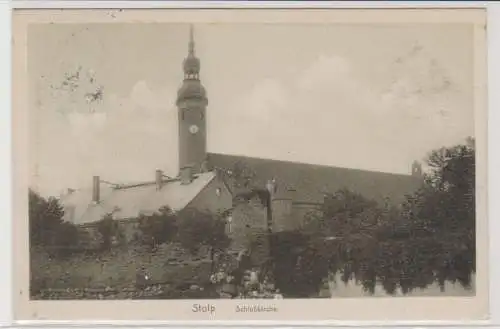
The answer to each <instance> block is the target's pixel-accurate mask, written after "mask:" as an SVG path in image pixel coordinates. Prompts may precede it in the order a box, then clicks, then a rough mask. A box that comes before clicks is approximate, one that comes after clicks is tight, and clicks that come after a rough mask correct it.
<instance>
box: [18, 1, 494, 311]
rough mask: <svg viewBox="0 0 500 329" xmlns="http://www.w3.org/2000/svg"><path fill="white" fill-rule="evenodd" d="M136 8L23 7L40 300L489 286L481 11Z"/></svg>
mask: <svg viewBox="0 0 500 329" xmlns="http://www.w3.org/2000/svg"><path fill="white" fill-rule="evenodd" d="M75 13H76V12H75ZM126 13H127V10H115V11H104V10H103V11H101V14H100V15H101V16H105V17H106V20H102V21H98V20H97V21H87V22H86V21H85V20H84V19H79V20H77V19H75V21H70V20H69V19H71V15H69V13H66V16H64V17H66V20H59V21H58V20H57V16H58V15H64V14H65V12H64V11H59V13H58V12H55V13H53V14H52V16H50V15H45V16H44V17H46V19H45V20H44V21H41V22H33V23H30V24H26V27H25V34H26V35H25V36H24V47H25V50H24V51H25V54H24V56H25V63H24V65H25V70H26V72H25V74H26V78H25V88H26V89H25V90H24V91H23V92H24V95H23V98H24V100H23V102H24V107H25V108H26V110H25V112H26V114H24V118H25V119H26V124H25V126H26V129H27V130H26V132H24V134H25V138H26V141H25V142H24V143H25V145H26V146H27V151H26V158H25V159H26V163H25V165H24V167H25V168H26V173H23V174H25V176H26V178H25V179H24V181H25V182H26V183H27V184H26V186H24V185H23V186H22V187H20V190H23V191H24V192H21V193H25V194H26V197H23V202H26V204H25V205H24V207H26V210H25V213H26V222H27V223H26V224H23V226H22V227H23V229H25V230H26V232H24V234H25V235H26V242H25V243H26V246H27V247H25V248H27V250H28V252H29V261H28V260H27V259H26V260H25V262H26V265H25V266H26V267H29V269H28V272H29V288H28V289H29V291H28V290H27V291H24V294H25V295H29V300H30V301H37V302H41V301H47V300H51V301H54V300H57V301H73V302H74V301H77V300H99V301H103V300H104V301H109V300H115V301H116V300H158V301H165V300H190V301H191V302H190V304H189V305H190V306H189V309H190V311H191V312H193V313H197V312H202V313H203V312H208V313H210V312H211V307H214V310H215V306H213V305H212V304H210V301H211V300H213V301H214V303H215V302H216V300H219V299H233V300H247V301H246V302H245V303H244V304H243V302H242V301H240V302H238V303H240V304H238V305H239V306H237V307H236V311H235V312H240V313H245V312H247V313H248V312H254V313H257V312H260V313H266V312H267V313H273V312H277V309H278V306H277V305H280V304H279V303H281V302H282V300H284V301H286V300H298V299H299V300H315V299H319V300H323V301H326V300H332V299H334V300H335V302H334V301H332V303H337V302H336V301H341V300H354V299H356V298H360V299H363V300H365V299H366V300H370V299H371V300H373V299H375V300H377V299H378V300H385V299H391V300H394V299H397V300H401V301H403V302H404V300H407V299H418V298H422V297H428V298H431V300H432V298H434V299H435V298H437V297H441V298H443V297H450V298H458V297H460V298H461V297H463V298H469V299H470V298H474V297H476V296H477V294H478V286H479V285H482V286H484V284H485V283H484V282H486V281H487V278H485V276H484V275H485V274H484V273H483V274H482V276H481V278H480V279H479V276H478V274H477V273H478V271H480V269H478V267H479V266H480V265H479V264H480V263H478V260H477V253H478V247H477V246H478V242H477V239H479V236H478V234H477V232H478V230H477V227H478V222H479V221H483V222H484V220H485V218H481V219H479V217H478V213H479V212H478V207H479V206H478V204H479V203H478V202H479V201H478V198H479V196H478V189H484V179H483V178H481V180H479V179H478V175H484V169H483V168H484V166H485V164H484V163H480V161H483V159H484V155H483V154H482V153H481V154H479V155H478V147H479V148H482V149H481V152H484V146H482V144H484V143H485V140H484V133H485V129H486V128H485V127H486V124H485V121H486V119H485V114H484V113H483V114H478V113H479V111H483V108H478V104H480V101H478V98H481V97H482V96H481V95H482V94H478V89H479V88H484V87H481V83H483V82H482V81H478V76H479V75H478V72H477V70H478V66H477V62H478V61H481V60H483V61H484V57H485V53H484V49H480V51H482V52H480V51H479V50H478V49H477V48H476V46H477V44H478V41H477V38H478V32H477V31H478V27H477V26H478V25H477V22H474V21H472V20H471V22H469V23H467V22H461V21H456V22H453V21H452V22H448V23H437V22H435V23H432V24H430V23H425V22H424V21H422V22H420V23H419V22H417V21H409V22H408V23H405V22H404V21H394V22H391V21H388V22H386V23H383V22H380V23H373V22H369V21H367V22H366V23H363V22H360V20H358V21H354V22H352V23H351V22H349V20H341V21H338V22H335V21H333V22H328V21H325V20H323V21H321V20H318V22H317V23H315V22H312V21H311V22H302V23H301V22H293V21H289V22H286V21H283V20H282V21H280V22H277V23H271V22H269V21H265V20H263V21H262V22H259V21H258V20H255V21H253V22H252V21H251V20H247V21H241V22H235V21H223V20H222V21H220V22H213V21H208V20H205V21H203V20H200V19H192V20H189V19H185V20H176V21H166V20H163V21H161V20H157V21H147V20H144V21H140V20H136V21H133V22H132V21H127V20H119V19H116V18H117V17H118V18H119V17H120V15H126ZM159 15H160V13H159ZM20 16H22V15H20ZM74 16H75V17H76V16H81V17H83V16H84V14H74ZM160 16H161V15H160ZM207 16H208V15H207ZM443 16H444V15H443ZM473 16H474V15H473ZM476 16H479V17H482V16H481V15H476ZM68 17H70V18H68ZM169 17H172V16H169ZM311 17H314V16H311ZM481 23H482V24H483V25H480V28H479V29H481V31H484V24H485V22H484V21H482V22H481ZM478 95H479V96H478ZM478 102H479V103H478ZM14 111H16V109H15V108H14ZM478 127H481V129H482V131H478ZM481 143H482V144H481ZM481 166H483V168H480V167H481ZM478 168H480V169H478ZM477 170H483V172H481V173H480V174H476V173H477ZM483 197H484V196H483ZM481 214H482V216H483V217H484V216H485V212H484V210H483V211H482V212H481ZM16 220H23V218H21V217H20V218H17V219H16ZM482 225H483V226H484V224H482ZM484 239H485V241H486V239H487V236H486V237H484ZM482 257H484V256H482ZM28 263H29V265H28ZM479 280H484V282H480V281H479ZM417 297H418V298H417ZM197 300H198V301H200V300H202V301H203V302H199V303H198V302H197ZM248 300H254V301H253V302H252V301H248ZM259 300H264V301H265V300H269V301H268V302H265V304H260V306H258V304H257V302H258V301H259ZM207 301H209V302H208V304H207ZM441 303H445V302H444V300H443V301H442V302H441ZM311 305H312V304H311ZM266 308H267V309H266ZM172 311H173V310H172Z"/></svg>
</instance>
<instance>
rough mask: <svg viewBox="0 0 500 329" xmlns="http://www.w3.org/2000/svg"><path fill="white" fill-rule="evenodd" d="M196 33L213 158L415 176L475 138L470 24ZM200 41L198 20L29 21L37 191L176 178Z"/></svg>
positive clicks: (209, 27) (248, 27) (205, 29)
mask: <svg viewBox="0 0 500 329" xmlns="http://www.w3.org/2000/svg"><path fill="white" fill-rule="evenodd" d="M194 34H195V42H196V55H197V56H198V57H199V58H200V60H201V74H200V75H201V81H202V83H203V85H204V86H205V88H206V89H207V94H208V102H209V104H208V108H207V129H208V141H207V148H208V151H209V152H216V153H225V154H234V155H246V156H254V157H261V158H271V159H279V160H289V161H299V162H306V163H314V164H324V165H332V166H339V167H348V168H358V169H366V170H374V171H383V172H393V173H409V172H410V168H411V163H412V162H413V161H414V160H423V159H424V158H425V156H426V154H427V153H428V152H429V151H431V150H432V149H435V148H439V147H442V146H449V145H455V144H457V143H460V142H462V141H463V140H464V139H465V138H466V137H467V136H473V135H474V132H473V127H474V123H473V103H474V99H473V29H472V25H467V24H425V25H424V24H420V25H419V24H404V25H401V24H399V25H389V24H387V25H381V24H377V25H369V24H358V25H346V24H324V25H320V24H303V25H300V24H296V25H284V24H206V25H204V24H196V25H195V26H194ZM188 37H189V25H188V24H165V23H161V24H160V23H149V24H148V23H107V24H104V23H103V24H95V23H93V24H86V25H80V24H36V25H32V26H30V28H29V32H28V60H27V65H28V72H29V80H30V85H29V88H30V90H29V100H30V102H29V103H30V122H29V124H30V170H31V180H30V182H31V186H32V187H33V188H35V189H36V190H38V191H39V192H40V193H42V194H44V195H58V194H59V193H61V192H62V191H64V190H65V189H67V188H80V187H84V186H88V185H90V184H91V183H92V176H93V175H99V176H101V178H102V179H104V180H107V181H110V182H135V181H141V180H153V179H154V171H155V169H162V170H164V171H165V172H166V173H167V174H170V175H176V174H177V169H178V168H177V142H178V141H177V134H178V131H177V109H176V107H175V97H176V93H177V89H178V88H179V87H180V85H181V83H182V78H183V72H182V61H183V59H184V58H185V56H186V55H187V49H188ZM76 72H79V77H78V79H73V80H72V81H71V83H70V84H66V85H64V81H68V77H69V76H71V75H73V74H75V73H76ZM96 90H101V91H102V99H99V100H96V101H93V100H91V98H89V96H88V95H89V93H94V92H95V91H96Z"/></svg>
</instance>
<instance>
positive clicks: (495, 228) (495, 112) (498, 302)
mask: <svg viewBox="0 0 500 329" xmlns="http://www.w3.org/2000/svg"><path fill="white" fill-rule="evenodd" d="M12 6H13V7H15V8H60V7H65V8H152V7H158V8H172V7H184V8H201V7H203V8H215V7H217V8H229V7H238V8H284V7H287V8H304V7H307V8H311V7H314V8H365V7H371V8H374V7H375V8H388V7H419V8H422V7H469V8H470V7H484V6H487V8H488V44H489V51H488V59H489V60H488V65H489V68H488V75H489V106H488V107H489V111H488V116H489V134H488V142H489V149H488V157H489V163H488V167H489V168H491V170H490V171H489V193H488V194H489V218H490V221H489V225H490V226H489V228H490V232H491V237H492V238H491V239H490V250H491V252H490V260H491V263H490V271H491V273H490V278H491V280H490V289H491V290H490V291H491V294H490V296H491V297H490V298H491V303H490V307H491V319H490V321H488V322H489V325H494V326H499V325H500V283H499V282H498V280H499V279H496V278H500V265H499V264H498V250H500V241H499V240H500V239H498V238H496V236H495V233H497V232H500V223H499V219H500V202H499V201H500V194H499V193H498V192H499V186H498V183H499V178H500V173H498V171H495V170H494V168H500V156H499V154H500V147H495V146H496V142H497V141H498V140H499V139H500V138H499V137H500V133H499V131H498V127H500V113H499V111H500V93H499V92H498V91H499V90H500V76H499V73H500V61H499V60H498V59H500V3H492V2H489V3H487V2H470V1H469V2H431V1H426V2H367V1H363V2H362V1H360V2H342V3H339V2H328V3H325V2H305V3H304V2H301V3H298V2H290V1H280V2H277V1H274V2H266V3H263V2H258V3H255V2H239V3H235V2H228V1H190V2H184V1H169V2H162V1H99V2H96V1H87V2H85V1H13V3H12ZM10 21H11V20H10V6H9V3H6V2H5V1H0V40H1V41H2V43H1V47H0V49H1V50H0V72H1V75H0V102H1V105H0V153H1V154H0V175H1V176H0V200H1V202H2V205H0V214H1V217H0V218H2V221H1V222H0V223H1V224H2V225H3V226H2V227H0V232H1V234H2V236H1V237H0V244H1V245H0V249H1V251H0V255H1V256H2V258H1V261H2V263H3V264H4V268H5V270H3V271H2V272H3V273H2V274H1V277H0V278H1V280H0V289H1V290H0V296H2V298H1V303H0V325H2V326H4V325H9V324H12V320H11V318H12V316H11V314H12V310H11V307H12V305H11V300H10V299H11V298H9V297H10V296H11V272H12V271H11V270H10V269H11V267H12V266H11V245H12V240H11V231H12V228H11V218H12V216H11V186H10V185H11V184H10V181H11V161H10V160H11V142H10V141H11V112H10V109H11V105H10V104H11V90H10V88H11V79H10V77H11V74H10V72H11V62H10V56H11V48H10V39H11V24H10ZM7 182H9V183H8V184H6V183H7ZM33 324H38V325H40V324H41V322H39V321H37V322H29V323H23V327H25V326H27V325H33ZM52 324H56V323H55V322H52ZM57 324H58V325H64V326H66V325H69V324H74V323H73V322H57ZM82 324H83V323H82ZM85 324H87V325H89V327H90V325H92V326H95V325H98V324H101V325H105V326H106V325H111V324H114V325H128V326H131V325H138V324H139V323H137V322H120V323H116V322H112V321H106V322H103V321H100V322H95V321H92V322H85ZM144 324H146V323H144ZM147 324H148V325H150V326H155V325H168V324H169V322H161V323H160V322H155V323H151V322H150V323H147ZM244 324H245V326H251V325H264V324H265V325H267V326H270V325H271V326H278V325H279V324H284V322H279V323H278V322H273V323H262V322H245V323H244ZM318 324H320V323H317V322H316V323H314V324H312V323H310V322H294V323H293V324H292V323H288V324H287V325H288V326H293V327H296V326H307V325H309V326H311V325H318ZM339 324H340V323H339ZM410 324H413V325H414V326H415V325H420V326H422V325H426V326H428V325H431V324H430V323H429V322H419V323H415V322H411V323H409V322H397V323H395V324H394V323H392V324H391V325H399V326H401V325H410ZM433 324H434V325H436V324H439V323H433ZM461 324H462V325H464V323H461ZM471 324H472V323H470V324H469V325H471ZM485 324H486V323H481V324H480V325H485ZM170 325H181V326H182V325H191V326H193V325H203V326H205V325H210V326H217V325H242V323H241V322H225V321H224V322H223V321H217V322H206V321H204V322H182V323H179V322H175V323H172V322H170ZM343 325H345V326H352V325H362V326H367V325H370V326H383V325H386V326H387V325H388V324H386V323H380V322H376V323H374V322H370V323H366V322H362V323H353V322H349V323H345V324H344V323H343ZM448 325H449V323H448ZM456 325H459V323H457V324H456ZM472 325H474V324H472ZM475 325H476V326H477V325H478V323H475Z"/></svg>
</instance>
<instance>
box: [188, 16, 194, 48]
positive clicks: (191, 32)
mask: <svg viewBox="0 0 500 329" xmlns="http://www.w3.org/2000/svg"><path fill="white" fill-rule="evenodd" d="M189 55H191V56H194V28H193V24H190V25H189Z"/></svg>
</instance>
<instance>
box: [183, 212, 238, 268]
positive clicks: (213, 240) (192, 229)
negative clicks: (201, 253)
mask: <svg viewBox="0 0 500 329" xmlns="http://www.w3.org/2000/svg"><path fill="white" fill-rule="evenodd" d="M178 223H179V224H178V233H177V237H178V241H179V242H180V243H181V245H182V246H183V247H184V248H186V249H187V250H189V251H190V252H191V253H195V252H197V251H198V250H199V249H200V247H202V246H208V247H209V248H210V258H211V259H212V260H213V259H214V254H215V253H216V252H218V251H224V250H225V249H227V247H228V246H229V243H230V239H229V237H228V236H227V235H226V232H225V231H226V224H225V221H224V220H222V219H221V218H218V216H217V215H214V214H211V213H208V212H202V211H199V210H196V209H193V208H187V209H184V210H183V211H181V212H180V213H179V220H178Z"/></svg>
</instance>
